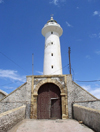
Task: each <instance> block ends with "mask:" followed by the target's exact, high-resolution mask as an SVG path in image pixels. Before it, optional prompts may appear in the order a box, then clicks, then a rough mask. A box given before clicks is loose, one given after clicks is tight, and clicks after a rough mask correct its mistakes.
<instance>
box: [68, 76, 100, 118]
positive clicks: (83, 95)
mask: <svg viewBox="0 0 100 132" xmlns="http://www.w3.org/2000/svg"><path fill="white" fill-rule="evenodd" d="M67 90H68V113H69V118H72V103H73V102H77V101H89V100H90V101H91V100H97V98H96V97H94V96H93V95H91V94H90V93H89V92H87V91H86V90H85V89H83V88H82V87H80V86H79V85H78V84H76V83H75V82H73V81H72V77H71V75H68V76H67Z"/></svg>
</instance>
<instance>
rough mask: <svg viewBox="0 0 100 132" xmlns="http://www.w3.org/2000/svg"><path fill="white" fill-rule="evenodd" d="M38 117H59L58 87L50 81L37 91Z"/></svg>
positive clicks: (59, 100) (59, 99)
mask: <svg viewBox="0 0 100 132" xmlns="http://www.w3.org/2000/svg"><path fill="white" fill-rule="evenodd" d="M37 117H38V119H51V118H53V119H60V118H61V98H60V89H59V88H58V86H56V85H55V84H52V83H46V84H44V85H42V86H41V87H40V89H39V91H38V101H37Z"/></svg>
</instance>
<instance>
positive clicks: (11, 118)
mask: <svg viewBox="0 0 100 132" xmlns="http://www.w3.org/2000/svg"><path fill="white" fill-rule="evenodd" d="M25 109H26V106H25V105H24V106H21V107H18V108H15V109H12V110H10V111H6V112H4V113H2V114H0V132H7V131H8V130H10V129H11V128H12V127H14V125H16V124H17V123H18V122H20V121H21V120H23V119H24V118H25Z"/></svg>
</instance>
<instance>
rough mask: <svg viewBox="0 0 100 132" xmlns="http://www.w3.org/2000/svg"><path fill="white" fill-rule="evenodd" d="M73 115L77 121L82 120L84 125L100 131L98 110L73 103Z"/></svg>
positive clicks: (97, 131)
mask: <svg viewBox="0 0 100 132" xmlns="http://www.w3.org/2000/svg"><path fill="white" fill-rule="evenodd" d="M73 117H74V119H76V120H78V121H83V123H84V124H85V125H87V126H88V127H90V128H92V129H93V130H94V131H96V132H100V110H95V109H92V108H87V107H84V106H80V105H77V104H74V105H73Z"/></svg>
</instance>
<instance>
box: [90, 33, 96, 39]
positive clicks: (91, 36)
mask: <svg viewBox="0 0 100 132" xmlns="http://www.w3.org/2000/svg"><path fill="white" fill-rule="evenodd" d="M89 37H90V38H96V37H97V34H96V33H93V34H91V35H89Z"/></svg>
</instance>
